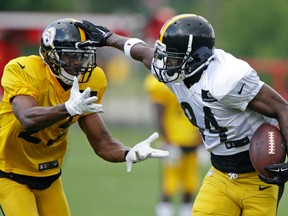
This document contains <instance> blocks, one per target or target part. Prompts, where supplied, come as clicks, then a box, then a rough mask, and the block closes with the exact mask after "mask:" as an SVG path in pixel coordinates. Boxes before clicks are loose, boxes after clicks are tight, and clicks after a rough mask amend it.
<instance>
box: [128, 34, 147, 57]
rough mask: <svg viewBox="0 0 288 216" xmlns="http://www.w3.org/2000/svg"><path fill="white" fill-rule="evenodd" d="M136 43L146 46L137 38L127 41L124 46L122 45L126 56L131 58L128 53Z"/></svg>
mask: <svg viewBox="0 0 288 216" xmlns="http://www.w3.org/2000/svg"><path fill="white" fill-rule="evenodd" d="M138 43H144V44H146V43H145V42H144V41H142V40H140V39H138V38H130V39H128V40H127V41H126V42H125V44H124V53H125V55H126V56H128V57H130V58H132V57H131V55H130V51H131V48H132V47H133V46H134V45H135V44H138Z"/></svg>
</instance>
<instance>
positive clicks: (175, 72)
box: [152, 14, 215, 83]
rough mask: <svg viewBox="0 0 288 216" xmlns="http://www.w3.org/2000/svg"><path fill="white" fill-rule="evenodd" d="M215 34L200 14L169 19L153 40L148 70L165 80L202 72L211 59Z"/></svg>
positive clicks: (166, 81)
mask: <svg viewBox="0 0 288 216" xmlns="http://www.w3.org/2000/svg"><path fill="white" fill-rule="evenodd" d="M214 46H215V33H214V30H213V27H212V25H211V24H210V23H209V22H208V21H207V20H206V19H204V18H203V17H201V16H198V15H194V14H182V15H177V16H174V17H172V18H170V19H169V20H168V21H167V22H166V23H165V24H164V25H163V26H162V28H161V30H160V34H159V39H158V40H157V41H156V42H155V46H154V48H155V50H154V58H153V61H152V72H153V74H154V75H155V76H156V77H157V78H158V80H159V81H161V82H164V83H168V82H174V81H179V80H184V79H185V78H188V77H191V76H193V75H195V74H196V73H198V72H200V71H202V70H201V69H204V68H205V66H207V65H208V64H209V62H210V61H211V60H212V58H213V49H214Z"/></svg>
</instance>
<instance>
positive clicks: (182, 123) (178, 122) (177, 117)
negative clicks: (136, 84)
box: [144, 74, 200, 147]
mask: <svg viewBox="0 0 288 216" xmlns="http://www.w3.org/2000/svg"><path fill="white" fill-rule="evenodd" d="M144 87H145V89H146V91H147V93H148V96H149V98H150V100H151V101H152V102H153V103H158V104H161V105H163V106H165V111H164V118H163V119H164V120H163V121H164V122H163V125H164V130H165V131H166V136H167V139H168V140H169V142H170V143H171V144H178V145H181V146H185V147H186V146H195V145H198V144H199V142H200V135H199V132H198V129H197V128H196V127H194V126H193V125H192V124H191V123H190V122H189V120H188V118H187V117H186V116H185V114H184V111H183V110H182V108H181V106H180V105H179V103H178V100H177V97H176V96H175V95H174V94H173V93H172V92H171V91H170V89H169V88H168V87H167V86H166V85H165V84H164V83H161V82H159V81H158V80H157V79H156V78H154V77H153V75H152V74H149V75H148V76H147V77H146V79H145V83H144Z"/></svg>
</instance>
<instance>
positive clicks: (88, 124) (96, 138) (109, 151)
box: [78, 113, 169, 172]
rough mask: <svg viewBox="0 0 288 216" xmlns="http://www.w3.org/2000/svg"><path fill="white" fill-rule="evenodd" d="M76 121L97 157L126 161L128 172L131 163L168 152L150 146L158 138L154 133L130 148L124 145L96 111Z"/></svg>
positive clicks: (162, 155) (111, 160)
mask: <svg viewBox="0 0 288 216" xmlns="http://www.w3.org/2000/svg"><path fill="white" fill-rule="evenodd" d="M78 123H79V125H80V127H81V129H82V130H83V132H84V133H85V134H86V136H87V139H88V141H89V143H90V145H91V146H92V148H93V149H94V152H95V153H96V154H97V155H98V156H99V157H101V158H103V159H104V160H106V161H110V162H124V161H126V162H127V171H128V172H130V171H131V167H132V163H136V162H141V161H143V160H146V159H147V158H161V157H165V156H168V154H169V153H168V152H166V151H162V150H158V149H153V148H151V147H150V144H151V143H152V142H153V141H154V140H155V139H156V138H158V136H156V135H154V134H153V135H152V136H150V137H149V138H148V139H146V140H144V141H142V142H139V143H138V144H136V145H135V146H134V147H132V148H130V147H127V146H125V145H124V144H123V143H121V142H120V141H119V140H117V139H115V138H114V137H112V136H111V134H110V133H109V131H108V130H107V128H106V126H105V124H104V122H103V121H102V119H101V118H100V116H99V115H98V114H96V113H93V114H89V115H85V116H81V117H80V118H79V120H78Z"/></svg>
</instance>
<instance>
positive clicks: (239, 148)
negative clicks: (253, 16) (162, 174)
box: [79, 14, 288, 216]
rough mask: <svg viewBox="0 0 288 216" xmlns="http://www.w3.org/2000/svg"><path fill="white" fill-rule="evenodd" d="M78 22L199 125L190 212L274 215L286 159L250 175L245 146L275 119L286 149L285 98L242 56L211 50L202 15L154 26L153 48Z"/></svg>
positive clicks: (212, 42) (211, 37)
mask: <svg viewBox="0 0 288 216" xmlns="http://www.w3.org/2000/svg"><path fill="white" fill-rule="evenodd" d="M79 25H81V26H83V28H84V29H85V31H86V32H87V34H90V35H91V38H92V40H93V41H94V44H95V45H96V46H105V45H106V46H110V47H114V48H117V49H119V50H121V51H123V52H124V53H125V55H126V56H128V57H131V58H133V59H135V60H137V61H139V62H142V63H143V65H144V66H145V67H146V68H147V69H148V70H150V71H152V73H153V75H154V76H155V77H156V78H157V79H158V80H159V81H161V82H163V83H165V84H166V85H167V87H169V89H170V90H171V91H172V92H173V93H174V94H175V95H176V96H177V99H178V102H179V104H180V105H181V107H182V109H183V110H184V112H185V114H186V116H187V118H188V119H189V120H190V122H191V124H193V125H194V126H196V127H198V128H199V131H200V132H201V135H202V140H203V143H204V144H205V147H206V149H207V150H208V151H209V153H210V157H211V163H212V166H211V168H210V170H209V171H208V173H207V175H206V176H205V178H204V180H203V183H202V186H201V188H200V190H199V192H198V194H197V197H196V199H195V202H194V205H193V210H192V215H193V216H196V215H199V216H200V215H201V216H203V215H222V216H224V215H225V216H240V215H242V216H248V215H253V216H263V215H265V216H275V215H276V214H277V205H278V201H279V199H280V198H281V192H282V191H283V187H284V183H285V182H286V181H287V180H288V164H287V163H283V164H276V165H272V166H270V167H267V169H268V170H269V171H271V172H273V173H274V174H275V175H274V176H273V177H271V178H269V177H264V176H261V175H258V173H257V172H256V171H255V169H254V167H253V165H252V163H251V160H250V156H249V146H250V140H251V137H252V135H253V133H254V132H255V130H256V129H257V128H258V127H259V126H260V125H261V124H262V123H264V122H269V123H271V124H274V125H276V124H279V127H280V130H281V132H282V135H283V137H284V140H285V143H286V146H287V147H288V115H287V114H288V103H287V101H286V100H285V99H284V98H283V97H281V96H280V94H279V93H277V92H276V91H275V90H274V89H272V88H271V87H270V86H269V85H267V84H265V83H264V82H263V81H261V80H260V78H259V76H258V74H257V73H256V71H255V70H254V69H253V68H252V67H251V66H250V65H249V64H248V63H247V62H245V61H243V60H241V59H238V58H236V57H234V56H233V55H231V54H230V53H227V52H225V51H224V50H222V49H219V48H215V33H214V29H213V27H212V25H211V24H210V23H209V22H208V21H207V20H206V19H205V18H203V17H201V16H198V15H195V14H181V15H177V16H174V17H173V18H171V19H169V20H167V22H166V23H165V24H164V25H163V26H162V28H161V30H160V33H159V38H158V40H157V41H156V43H155V45H154V47H151V46H149V45H147V44H146V43H145V42H144V41H142V40H140V39H138V38H127V37H122V36H120V35H117V34H114V33H113V34H112V35H111V34H110V33H111V32H110V31H109V30H107V29H106V31H103V26H95V25H93V24H92V23H86V24H83V23H80V24H79ZM101 29H102V30H101ZM259 177H260V178H261V180H262V181H261V180H260V179H259ZM274 184H275V185H274ZM277 185H278V186H280V187H278V186H277Z"/></svg>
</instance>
